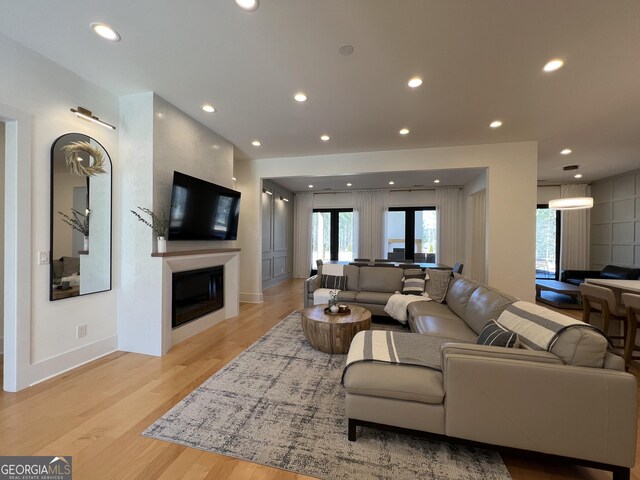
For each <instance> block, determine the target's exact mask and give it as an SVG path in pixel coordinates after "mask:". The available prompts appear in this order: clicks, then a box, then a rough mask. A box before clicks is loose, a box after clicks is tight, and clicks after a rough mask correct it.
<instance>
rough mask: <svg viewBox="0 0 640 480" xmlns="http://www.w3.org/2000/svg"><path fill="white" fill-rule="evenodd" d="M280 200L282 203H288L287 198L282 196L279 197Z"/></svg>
mask: <svg viewBox="0 0 640 480" xmlns="http://www.w3.org/2000/svg"><path fill="white" fill-rule="evenodd" d="M280 200H282V201H283V202H288V201H289V199H288V198H287V197H283V196H282V195H280Z"/></svg>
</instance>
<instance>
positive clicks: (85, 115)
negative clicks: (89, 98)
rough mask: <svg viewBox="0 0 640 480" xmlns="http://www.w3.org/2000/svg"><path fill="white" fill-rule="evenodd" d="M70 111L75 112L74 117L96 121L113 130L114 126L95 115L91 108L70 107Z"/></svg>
mask: <svg viewBox="0 0 640 480" xmlns="http://www.w3.org/2000/svg"><path fill="white" fill-rule="evenodd" d="M71 111H72V112H73V113H75V114H76V117H78V118H82V119H83V120H87V121H88V122H93V123H97V124H98V125H101V126H103V127H105V128H110V129H111V130H115V129H116V127H114V126H113V125H111V124H110V123H107V122H104V121H102V120H100V119H99V118H98V117H96V116H95V115H94V114H93V112H92V111H91V110H87V109H86V108H83V107H78V108H72V109H71Z"/></svg>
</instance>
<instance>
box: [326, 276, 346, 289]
mask: <svg viewBox="0 0 640 480" xmlns="http://www.w3.org/2000/svg"><path fill="white" fill-rule="evenodd" d="M320 288H330V289H331V290H345V289H346V288H347V277H346V276H345V275H340V276H338V275H325V274H322V280H321V281H320Z"/></svg>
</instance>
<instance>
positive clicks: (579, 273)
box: [560, 270, 600, 282]
mask: <svg viewBox="0 0 640 480" xmlns="http://www.w3.org/2000/svg"><path fill="white" fill-rule="evenodd" d="M570 278H575V279H576V280H584V279H585V278H600V270H563V271H562V272H561V273H560V281H561V282H566V281H567V280H568V279H570Z"/></svg>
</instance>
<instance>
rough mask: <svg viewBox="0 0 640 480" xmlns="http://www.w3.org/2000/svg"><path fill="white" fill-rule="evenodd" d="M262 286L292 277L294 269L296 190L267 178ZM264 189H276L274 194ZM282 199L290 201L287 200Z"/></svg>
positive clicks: (263, 219)
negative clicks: (294, 203) (287, 188)
mask: <svg viewBox="0 0 640 480" xmlns="http://www.w3.org/2000/svg"><path fill="white" fill-rule="evenodd" d="M262 190H263V192H262V193H261V200H260V202H261V206H262V289H263V290H264V289H265V288H269V287H272V286H274V285H277V284H278V283H282V282H284V281H286V280H288V279H290V278H291V275H292V272H293V201H294V199H293V193H292V192H290V191H289V190H286V189H284V188H282V187H281V186H280V185H278V184H276V183H273V182H270V181H268V180H263V182H262ZM264 190H268V191H270V192H272V195H269V194H268V193H265V192H264ZM281 197H282V198H286V199H288V200H289V201H288V202H285V201H284V200H283V199H281Z"/></svg>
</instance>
